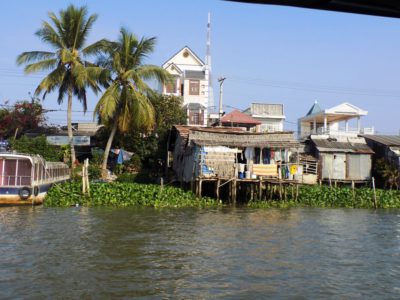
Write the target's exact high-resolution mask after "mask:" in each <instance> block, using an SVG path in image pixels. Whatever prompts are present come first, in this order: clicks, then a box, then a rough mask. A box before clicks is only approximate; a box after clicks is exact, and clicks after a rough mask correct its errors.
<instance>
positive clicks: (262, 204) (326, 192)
mask: <svg viewBox="0 0 400 300" xmlns="http://www.w3.org/2000/svg"><path fill="white" fill-rule="evenodd" d="M248 206H249V207H252V208H272V207H276V208H290V207H321V208H375V206H374V192H373V190H372V189H371V188H367V187H362V188H356V189H354V190H353V189H351V188H349V187H329V186H319V185H312V186H311V185H303V186H300V187H299V193H298V197H297V200H296V199H295V194H294V193H288V194H287V195H286V200H282V201H277V200H271V201H257V200H256V201H251V202H249V203H248ZM376 206H377V208H400V191H398V190H381V189H378V190H376Z"/></svg>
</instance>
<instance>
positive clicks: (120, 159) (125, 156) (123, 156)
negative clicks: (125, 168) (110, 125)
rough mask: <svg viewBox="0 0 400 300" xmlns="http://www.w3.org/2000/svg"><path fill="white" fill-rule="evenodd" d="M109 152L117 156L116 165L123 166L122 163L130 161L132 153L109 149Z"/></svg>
mask: <svg viewBox="0 0 400 300" xmlns="http://www.w3.org/2000/svg"><path fill="white" fill-rule="evenodd" d="M111 152H112V153H114V154H115V155H116V156H117V160H116V162H117V164H123V163H124V161H127V160H130V159H131V157H132V155H133V153H132V152H128V151H125V150H124V149H111Z"/></svg>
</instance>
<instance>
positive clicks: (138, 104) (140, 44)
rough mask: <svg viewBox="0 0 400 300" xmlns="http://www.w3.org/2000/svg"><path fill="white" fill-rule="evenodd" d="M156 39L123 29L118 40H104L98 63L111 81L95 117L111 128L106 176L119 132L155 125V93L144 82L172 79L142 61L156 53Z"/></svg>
mask: <svg viewBox="0 0 400 300" xmlns="http://www.w3.org/2000/svg"><path fill="white" fill-rule="evenodd" d="M155 40H156V39H155V38H154V37H153V38H148V39H146V38H141V39H140V40H139V39H138V38H137V37H136V36H135V35H134V34H132V33H130V32H129V31H128V30H126V29H124V28H122V29H121V30H120V37H119V39H118V41H116V42H110V41H101V43H102V44H107V46H106V47H105V50H104V52H103V57H101V58H100V59H99V62H98V64H99V65H100V66H102V67H103V68H105V69H106V70H108V72H109V73H108V74H109V76H110V79H111V81H110V84H109V86H108V88H107V89H106V90H105V92H104V93H103V95H102V97H101V98H100V100H99V102H98V103H97V105H96V108H95V115H96V114H98V115H99V117H100V120H101V121H102V122H103V123H105V124H108V125H109V126H111V133H110V136H109V138H108V141H107V145H106V148H105V152H104V157H103V163H102V173H103V176H106V171H107V160H108V154H109V151H110V149H111V145H112V141H113V139H114V136H115V133H116V132H117V130H118V129H119V131H120V132H121V133H125V132H127V131H129V130H131V129H133V128H136V129H137V128H141V129H144V130H149V129H150V128H152V126H153V124H154V109H153V106H152V104H151V102H150V100H149V97H150V96H151V95H152V94H153V93H154V92H153V91H152V89H151V88H150V87H149V86H148V85H147V83H146V82H145V81H146V80H150V79H155V80H157V81H158V82H165V81H166V80H168V79H169V78H170V77H169V75H168V73H167V72H166V71H165V70H164V69H162V68H160V67H158V66H153V65H144V64H143V59H144V58H145V57H146V56H147V55H148V54H150V53H151V52H153V49H154V45H155Z"/></svg>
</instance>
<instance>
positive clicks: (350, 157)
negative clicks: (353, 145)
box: [347, 154, 371, 180]
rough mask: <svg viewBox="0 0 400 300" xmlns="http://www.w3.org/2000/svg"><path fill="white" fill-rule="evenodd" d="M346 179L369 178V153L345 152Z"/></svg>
mask: <svg viewBox="0 0 400 300" xmlns="http://www.w3.org/2000/svg"><path fill="white" fill-rule="evenodd" d="M347 165H348V166H347V169H348V174H347V179H350V180H368V179H370V178H371V156H370V155H369V154H347Z"/></svg>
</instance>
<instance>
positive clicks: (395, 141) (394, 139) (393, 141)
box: [363, 134, 400, 147]
mask: <svg viewBox="0 0 400 300" xmlns="http://www.w3.org/2000/svg"><path fill="white" fill-rule="evenodd" d="M363 137H364V138H365V139H367V140H371V141H374V142H377V143H380V144H382V145H385V146H396V147H400V135H380V134H374V135H364V136H363Z"/></svg>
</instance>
